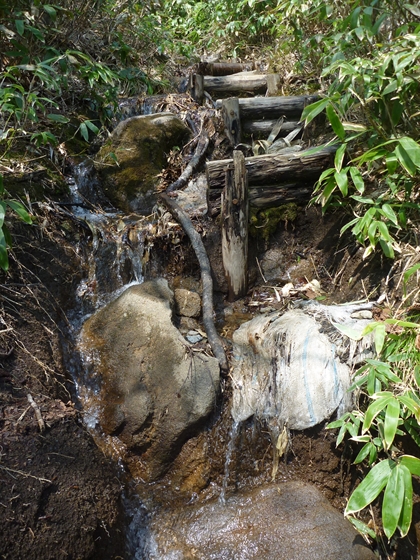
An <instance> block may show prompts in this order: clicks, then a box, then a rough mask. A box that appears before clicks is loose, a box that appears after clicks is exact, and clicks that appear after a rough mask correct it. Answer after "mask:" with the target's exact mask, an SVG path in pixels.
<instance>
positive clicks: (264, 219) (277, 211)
mask: <svg viewBox="0 0 420 560" xmlns="http://www.w3.org/2000/svg"><path fill="white" fill-rule="evenodd" d="M298 211H299V207H298V205H297V204H296V203H294V202H290V203H289V204H283V205H282V206H278V207H276V208H265V209H263V210H261V209H258V208H252V207H251V211H250V218H249V222H250V226H249V232H250V234H251V235H252V237H262V238H263V239H264V240H265V241H268V239H269V237H270V235H271V234H273V233H274V232H275V231H276V229H277V226H278V224H279V222H293V221H294V220H295V219H296V217H297V215H298Z"/></svg>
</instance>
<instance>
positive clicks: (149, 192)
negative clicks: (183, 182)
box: [95, 113, 191, 214]
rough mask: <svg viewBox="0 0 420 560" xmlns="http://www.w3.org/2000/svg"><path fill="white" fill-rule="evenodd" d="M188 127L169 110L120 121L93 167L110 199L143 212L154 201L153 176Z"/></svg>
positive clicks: (185, 138) (182, 141)
mask: <svg viewBox="0 0 420 560" xmlns="http://www.w3.org/2000/svg"><path fill="white" fill-rule="evenodd" d="M190 134H191V133H190V130H189V128H188V127H187V126H185V125H184V123H183V122H182V121H181V120H180V119H179V118H178V117H175V116H174V115H172V114H170V113H162V114H157V115H149V116H142V117H133V118H130V119H127V120H126V121H123V122H122V123H120V124H119V125H118V126H117V128H116V129H115V130H114V132H113V134H112V136H111V138H110V139H109V140H108V141H107V142H106V143H105V144H104V146H103V147H102V148H101V150H100V151H99V153H98V156H97V158H96V161H95V167H96V169H97V170H98V172H99V175H100V176H101V179H102V181H103V189H104V192H105V194H106V195H107V197H108V198H109V199H110V201H111V202H112V203H113V204H114V205H115V206H117V207H118V208H121V210H123V211H125V212H137V213H142V214H147V213H149V212H150V211H151V208H152V207H153V205H154V204H155V202H156V194H155V187H156V184H157V182H158V180H157V177H158V175H159V173H161V171H162V169H163V168H164V167H165V165H166V160H167V154H168V153H169V152H170V150H171V149H173V148H174V147H175V146H183V145H184V144H185V142H187V141H188V140H189V138H190Z"/></svg>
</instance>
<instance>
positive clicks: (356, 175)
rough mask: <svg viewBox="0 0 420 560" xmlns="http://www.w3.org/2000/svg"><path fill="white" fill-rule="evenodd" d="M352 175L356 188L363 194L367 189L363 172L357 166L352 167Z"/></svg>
mask: <svg viewBox="0 0 420 560" xmlns="http://www.w3.org/2000/svg"><path fill="white" fill-rule="evenodd" d="M350 177H351V180H352V181H353V185H354V186H355V187H356V190H357V191H358V192H359V193H360V194H363V193H364V191H365V182H364V180H363V177H362V174H361V173H360V171H359V170H358V169H357V167H350Z"/></svg>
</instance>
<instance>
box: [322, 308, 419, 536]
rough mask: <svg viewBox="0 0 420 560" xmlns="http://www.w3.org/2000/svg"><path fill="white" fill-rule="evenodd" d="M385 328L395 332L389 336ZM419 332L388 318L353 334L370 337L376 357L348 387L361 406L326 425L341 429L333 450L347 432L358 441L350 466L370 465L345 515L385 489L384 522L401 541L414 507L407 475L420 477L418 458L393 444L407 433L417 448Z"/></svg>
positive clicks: (413, 324)
mask: <svg viewBox="0 0 420 560" xmlns="http://www.w3.org/2000/svg"><path fill="white" fill-rule="evenodd" d="M387 326H388V327H392V329H393V330H394V331H396V332H391V333H389V334H387V333H386V328H387ZM419 329H420V324H419V323H417V322H412V321H401V320H396V319H388V320H386V321H385V322H372V323H371V324H369V325H368V326H367V327H366V328H365V330H364V332H363V333H362V334H361V335H356V337H355V338H361V337H362V336H367V335H373V336H374V342H375V347H376V352H377V354H378V358H377V359H369V360H366V363H365V365H363V366H362V367H361V368H360V369H359V370H358V371H357V373H356V375H355V381H354V384H353V386H352V387H351V390H354V389H358V390H359V392H360V393H359V401H360V402H361V403H362V402H364V403H365V405H364V406H361V407H360V408H359V409H358V410H356V411H353V412H351V413H346V414H345V415H344V416H342V417H341V418H340V419H339V420H337V421H335V422H332V423H330V424H329V425H328V428H339V432H338V436H337V446H338V445H339V444H340V443H341V442H342V441H343V439H344V437H345V435H346V434H349V436H350V438H351V439H352V440H353V441H356V442H359V443H362V444H363V446H362V447H361V449H360V450H359V453H358V454H357V456H356V458H355V460H354V463H355V464H358V463H362V462H363V461H364V462H367V464H368V465H369V466H371V467H372V468H371V470H370V471H369V472H368V474H367V475H366V476H365V477H364V478H363V480H362V482H361V483H360V484H359V485H358V486H357V488H356V489H355V490H354V491H353V493H352V495H351V496H350V499H349V502H348V504H347V507H346V511H345V514H346V515H349V516H351V515H353V514H355V513H357V512H358V511H360V510H362V509H364V508H366V507H367V506H368V505H369V504H371V503H372V502H373V501H374V500H375V499H376V498H377V497H378V496H379V495H380V494H381V492H382V491H383V492H384V495H383V501H382V524H383V528H384V532H385V535H386V536H387V537H388V538H391V537H392V535H393V534H394V533H395V531H396V530H397V529H398V530H399V533H400V535H401V536H402V537H403V536H405V535H406V534H407V533H408V530H409V528H410V525H411V517H412V508H413V488H412V480H411V477H412V475H416V476H418V475H419V474H420V459H417V458H415V457H411V456H409V455H402V454H401V452H400V451H399V449H398V448H397V447H396V446H395V444H394V441H395V438H396V436H397V435H400V436H403V435H406V434H407V435H408V434H409V435H410V436H411V437H412V438H413V440H414V441H415V442H416V444H417V445H419V446H420V398H419V389H420V365H419V364H420V351H419V348H418V347H417V346H418V344H417V343H416V340H418V333H419ZM347 334H348V335H351V333H347ZM356 526H357V523H356ZM360 528H362V529H363V527H362V526H361V527H360Z"/></svg>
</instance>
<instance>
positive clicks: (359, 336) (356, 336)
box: [332, 323, 364, 340]
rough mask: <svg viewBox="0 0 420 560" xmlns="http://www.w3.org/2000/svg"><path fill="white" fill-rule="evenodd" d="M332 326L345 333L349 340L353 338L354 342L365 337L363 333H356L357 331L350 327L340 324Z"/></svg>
mask: <svg viewBox="0 0 420 560" xmlns="http://www.w3.org/2000/svg"><path fill="white" fill-rule="evenodd" d="M332 325H333V326H334V327H335V328H336V329H337V330H339V331H340V332H341V333H343V334H344V335H345V336H347V337H348V338H351V339H352V340H361V339H362V338H363V336H364V334H363V333H361V332H360V331H356V330H355V329H352V328H351V327H349V326H348V325H340V324H339V323H332Z"/></svg>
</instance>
